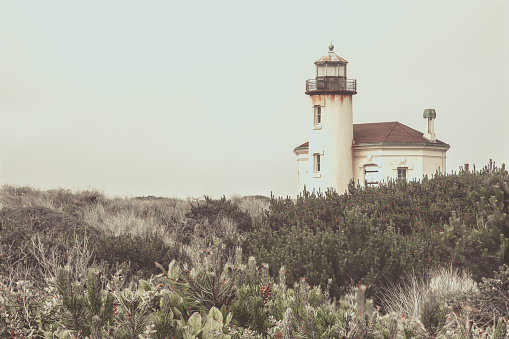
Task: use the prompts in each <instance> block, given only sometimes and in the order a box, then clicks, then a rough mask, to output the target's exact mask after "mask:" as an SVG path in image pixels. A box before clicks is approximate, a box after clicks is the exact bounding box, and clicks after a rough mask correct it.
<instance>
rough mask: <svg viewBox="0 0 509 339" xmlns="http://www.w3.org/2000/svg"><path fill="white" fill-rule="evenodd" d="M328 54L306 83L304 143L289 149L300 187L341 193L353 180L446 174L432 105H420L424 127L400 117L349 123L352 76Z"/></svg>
mask: <svg viewBox="0 0 509 339" xmlns="http://www.w3.org/2000/svg"><path fill="white" fill-rule="evenodd" d="M333 50H334V46H333V45H332V44H331V45H330V46H329V53H328V54H327V55H325V56H323V57H322V58H320V59H319V60H318V61H316V62H315V65H316V78H315V79H310V80H308V81H307V82H306V94H307V95H309V96H310V98H311V103H312V105H311V106H312V107H311V110H310V111H311V112H310V119H309V120H310V134H309V142H306V143H304V144H302V145H300V146H298V147H296V148H295V149H294V153H295V154H296V155H297V176H298V188H299V191H300V192H301V191H303V190H304V188H306V190H308V191H313V190H315V191H318V190H320V191H322V192H323V191H326V190H327V189H328V188H333V189H335V190H336V191H337V192H338V193H343V192H344V191H345V190H346V189H347V188H348V184H349V182H350V181H351V180H352V179H353V180H354V182H355V183H359V184H361V185H378V184H379V183H380V182H381V181H383V180H388V179H402V180H413V179H416V180H420V179H422V178H423V177H424V176H425V175H427V176H431V175H433V174H435V173H437V172H438V173H445V171H446V152H447V150H448V149H449V148H450V146H449V145H448V144H446V143H444V142H442V141H440V140H437V139H436V136H435V132H434V121H435V118H436V112H435V110H434V109H426V110H424V114H423V118H424V120H425V130H424V133H423V132H419V131H417V130H415V129H413V128H410V127H408V126H405V125H403V124H401V123H399V122H379V123H369V124H353V113H352V97H353V95H355V94H357V81H356V80H352V79H347V77H346V64H347V63H348V62H347V61H346V60H345V59H343V58H341V57H340V56H338V55H337V54H335V53H334V51H333Z"/></svg>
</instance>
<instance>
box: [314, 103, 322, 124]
mask: <svg viewBox="0 0 509 339" xmlns="http://www.w3.org/2000/svg"><path fill="white" fill-rule="evenodd" d="M314 111H315V125H321V124H322V106H319V105H315V107H314Z"/></svg>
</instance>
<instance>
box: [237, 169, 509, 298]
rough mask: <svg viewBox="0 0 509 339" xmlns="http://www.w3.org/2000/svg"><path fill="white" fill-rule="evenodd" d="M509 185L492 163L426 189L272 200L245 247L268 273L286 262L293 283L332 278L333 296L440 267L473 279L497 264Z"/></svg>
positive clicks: (395, 186)
mask: <svg viewBox="0 0 509 339" xmlns="http://www.w3.org/2000/svg"><path fill="white" fill-rule="evenodd" d="M508 183H509V176H508V173H507V171H506V170H505V168H504V167H502V168H497V167H495V166H494V165H493V164H490V165H489V166H487V167H486V168H484V169H483V170H481V171H477V172H476V171H473V172H465V171H464V172H460V173H458V174H452V175H436V176H435V177H434V178H432V179H427V178H425V179H424V180H423V181H422V182H416V181H411V182H404V181H390V182H388V183H385V184H382V185H380V186H379V187H366V188H363V187H359V186H357V187H356V186H354V185H353V184H352V185H350V188H349V192H348V193H347V194H343V195H339V194H337V193H336V192H333V191H328V192H325V193H324V194H318V195H316V194H309V193H304V194H303V195H301V196H299V197H298V198H297V199H296V201H292V200H291V199H289V198H287V199H274V198H273V199H272V200H271V205H270V211H269V213H268V214H267V216H266V217H265V218H264V220H263V221H262V222H261V224H260V225H258V226H256V228H255V229H254V230H253V231H252V232H250V233H248V234H247V235H246V236H245V239H244V242H243V247H244V250H245V252H246V253H248V254H250V255H254V256H256V257H257V258H259V259H260V260H262V261H264V262H267V263H269V265H270V267H271V268H278V267H281V266H282V265H283V264H284V265H285V266H286V267H287V270H288V272H289V273H288V274H289V277H290V279H297V278H298V277H300V276H307V277H308V280H309V283H310V284H313V285H317V284H319V285H321V286H322V288H323V287H325V284H326V282H327V279H328V278H334V283H333V285H332V289H331V291H332V293H333V295H336V296H339V295H341V294H342V293H344V292H345V288H346V286H348V285H349V284H350V283H351V281H354V282H356V283H364V284H368V285H370V286H371V288H370V293H371V294H376V292H377V291H378V290H379V288H380V286H383V285H386V284H387V283H389V282H394V283H395V282H397V281H398V280H399V279H400V278H401V277H402V275H403V274H404V273H405V272H411V271H415V270H418V271H422V272H424V271H427V270H429V269H430V268H433V267H440V266H443V265H444V264H451V265H453V266H454V267H459V268H464V267H467V268H468V269H469V270H470V271H471V272H472V275H473V277H474V279H476V280H477V281H479V280H480V278H481V277H486V276H489V275H491V274H492V272H493V271H494V270H496V269H497V267H498V266H500V265H501V264H502V263H503V258H504V253H503V251H502V249H503V246H502V244H503V242H504V241H505V240H504V239H505V236H504V231H505V229H506V227H507V226H506V223H507V220H506V219H507V216H506V215H505V214H504V213H503V209H504V193H505V194H506V195H507V194H509V190H508V189H507V185H508ZM506 191H507V192H506ZM275 273H276V272H274V271H271V274H272V275H274V274H275ZM416 273H419V272H416Z"/></svg>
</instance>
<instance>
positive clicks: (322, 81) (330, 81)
mask: <svg viewBox="0 0 509 339" xmlns="http://www.w3.org/2000/svg"><path fill="white" fill-rule="evenodd" d="M306 92H352V93H357V80H355V79H347V78H343V77H324V78H316V79H309V80H307V81H306Z"/></svg>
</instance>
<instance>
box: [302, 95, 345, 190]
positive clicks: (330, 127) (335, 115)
mask: <svg viewBox="0 0 509 339" xmlns="http://www.w3.org/2000/svg"><path fill="white" fill-rule="evenodd" d="M310 97H311V103H312V104H311V109H310V126H311V129H310V134H309V153H308V159H309V160H308V179H307V186H306V187H307V189H308V191H312V190H313V189H314V190H316V191H318V190H320V191H322V192H325V191H326V190H327V188H329V187H333V188H335V189H336V191H337V192H339V193H343V192H344V191H345V190H346V189H347V188H348V183H349V181H350V178H353V162H352V161H353V148H352V146H353V114H352V96H351V95H339V94H338V95H332V94H328V95H311V96H310ZM315 105H320V106H322V122H321V125H320V126H316V125H315V123H314V122H315V119H314V106H315ZM314 154H320V159H321V170H320V173H314V161H313V160H314V159H313V157H314ZM299 186H300V184H299Z"/></svg>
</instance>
